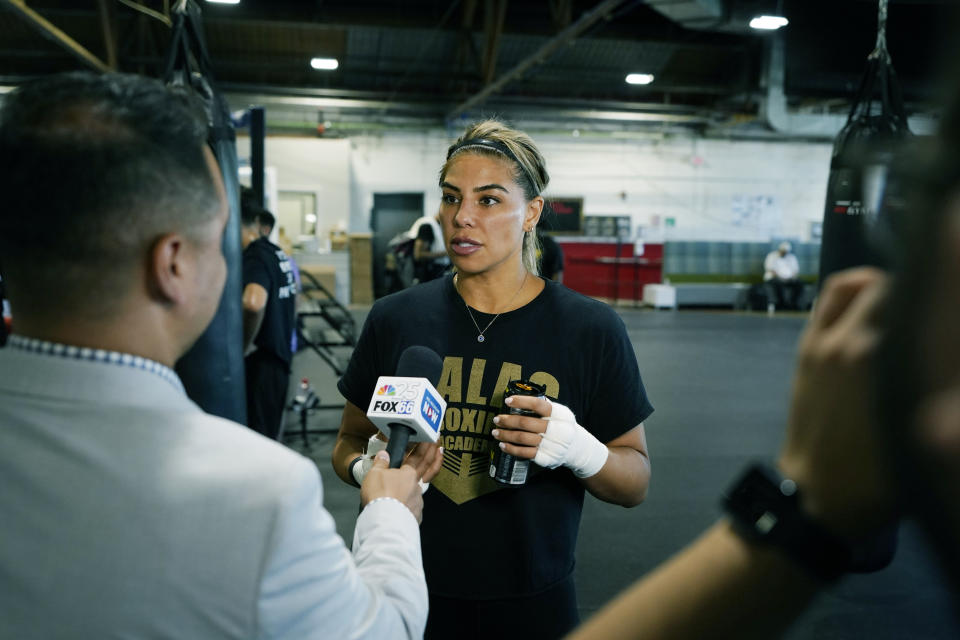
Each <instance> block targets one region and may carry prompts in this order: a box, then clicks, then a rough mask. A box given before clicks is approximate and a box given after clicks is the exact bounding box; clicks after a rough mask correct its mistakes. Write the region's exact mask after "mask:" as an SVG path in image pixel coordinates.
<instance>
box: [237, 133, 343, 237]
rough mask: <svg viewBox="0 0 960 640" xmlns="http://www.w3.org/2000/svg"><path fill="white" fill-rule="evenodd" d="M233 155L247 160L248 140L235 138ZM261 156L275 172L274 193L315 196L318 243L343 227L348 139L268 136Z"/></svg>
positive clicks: (244, 137) (248, 156)
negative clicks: (308, 193)
mask: <svg viewBox="0 0 960 640" xmlns="http://www.w3.org/2000/svg"><path fill="white" fill-rule="evenodd" d="M237 154H238V155H239V157H240V158H241V159H247V160H249V158H250V138H249V137H247V136H243V137H238V138H237ZM264 154H265V164H266V165H267V166H268V167H273V168H275V169H276V179H277V190H278V191H310V192H313V193H315V194H316V203H317V211H316V214H317V237H318V238H320V239H321V241H323V240H325V239H327V238H329V232H330V230H331V229H346V228H347V226H348V225H349V221H350V201H351V194H350V142H349V141H348V140H320V139H314V138H293V137H274V136H271V137H268V138H267V140H266V145H265V149H264ZM294 233H296V232H293V233H291V234H290V235H291V237H293V236H294ZM321 244H322V242H321Z"/></svg>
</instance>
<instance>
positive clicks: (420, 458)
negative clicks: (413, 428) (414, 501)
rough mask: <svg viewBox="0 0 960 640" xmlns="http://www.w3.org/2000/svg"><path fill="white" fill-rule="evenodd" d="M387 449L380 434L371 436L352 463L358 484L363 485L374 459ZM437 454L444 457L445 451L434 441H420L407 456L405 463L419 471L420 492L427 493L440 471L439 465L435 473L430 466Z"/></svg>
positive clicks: (353, 473) (351, 470) (351, 467)
mask: <svg viewBox="0 0 960 640" xmlns="http://www.w3.org/2000/svg"><path fill="white" fill-rule="evenodd" d="M386 450H387V441H386V440H383V439H382V438H381V437H380V434H379V433H377V434H374V435H372V436H370V440H369V441H368V442H367V450H366V452H365V453H364V454H363V455H362V456H360V457H358V458H357V459H356V460H354V461H353V464H351V465H350V474H351V475H352V476H353V479H354V481H355V482H356V483H357V486H362V485H363V481H364V479H365V478H366V477H367V474H368V473H370V470H371V469H372V468H373V463H374V460H375V459H376V456H377V454H378V453H380V452H381V451H386ZM434 455H437V456H439V457H440V458H441V459H442V458H443V451H442V450H440V448H439V447H437V445H436V444H434V443H432V442H418V443H417V444H416V445H415V446H414V447H413V449H412V450H411V451H410V453H409V454H408V455H407V457H406V462H405V464H410V465H412V466H413V467H414V468H416V469H417V471H418V472H419V476H418V477H419V478H420V481H419V483H420V493H425V492H426V490H427V489H429V488H430V480H432V479H433V476H435V475H436V472H437V471H439V470H440V469H439V467H438V468H437V469H436V471H434V472H433V473H430V472H429V470H428V469H429V466H430V465H432V461H433V456H434Z"/></svg>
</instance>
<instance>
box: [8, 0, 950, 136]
mask: <svg viewBox="0 0 960 640" xmlns="http://www.w3.org/2000/svg"><path fill="white" fill-rule="evenodd" d="M889 1H890V6H889V17H888V25H887V41H888V46H889V50H890V53H891V55H892V57H893V63H894V66H895V68H896V70H897V72H898V74H899V77H900V79H901V82H902V85H903V89H904V94H905V98H906V101H907V104H908V109H909V110H910V112H911V113H923V112H924V111H925V104H926V103H927V102H928V101H932V99H933V98H934V97H935V96H934V90H933V87H935V86H936V84H937V83H936V77H937V73H938V63H939V62H940V61H942V60H943V59H944V51H943V50H942V48H943V47H944V43H945V42H946V40H947V39H946V37H944V36H945V35H946V34H945V32H946V31H947V25H949V24H950V19H951V17H952V13H953V12H954V9H955V5H956V3H955V2H954V0H889ZM198 2H199V4H200V6H201V7H202V11H203V15H204V21H205V25H206V35H207V40H208V45H209V50H210V56H211V59H212V60H213V65H214V68H215V70H216V80H217V82H218V84H219V86H220V88H221V89H222V90H223V91H224V92H225V93H226V94H227V95H228V98H229V99H230V101H231V104H232V105H237V106H245V105H246V104H254V103H256V104H264V105H266V106H267V113H268V126H270V127H271V128H273V129H274V130H280V129H284V128H291V129H298V128H305V129H310V130H319V131H322V132H323V133H324V134H325V135H338V132H339V134H342V133H345V132H348V131H349V130H351V129H357V128H369V127H375V126H380V127H390V126H398V127H410V126H421V127H424V126H427V127H429V126H433V127H436V126H443V125H444V123H447V124H449V123H451V122H458V121H460V120H462V119H465V118H470V117H474V116H476V115H478V114H480V113H487V114H489V113H497V114H500V115H504V116H506V117H508V118H513V119H514V120H521V121H523V120H526V121H531V120H535V121H537V122H540V123H541V125H542V127H541V128H544V127H546V128H549V127H554V128H557V129H558V130H561V129H564V128H567V129H569V128H582V129H585V130H590V129H603V128H611V127H617V128H627V129H629V128H641V129H642V128H651V127H656V128H659V129H660V130H665V129H667V128H687V129H693V130H698V131H699V132H700V133H710V134H713V135H724V134H726V135H731V136H736V135H749V136H751V137H762V136H763V135H765V134H771V135H775V132H771V131H770V126H768V123H767V122H766V121H765V118H764V105H765V100H767V97H768V95H769V91H770V87H771V85H773V86H775V87H777V88H778V89H779V88H782V90H783V93H784V94H785V96H786V107H787V108H788V109H790V110H792V111H793V112H796V113H804V114H823V116H824V117H833V118H837V117H840V116H841V115H842V114H843V113H845V110H846V109H847V108H848V106H849V100H850V99H851V98H852V96H853V95H854V94H855V93H856V89H857V86H858V83H859V80H860V74H861V73H862V71H863V69H864V66H865V62H866V57H867V55H868V54H869V53H870V52H871V51H872V50H873V48H874V45H875V42H876V31H877V0H780V1H779V2H778V1H777V0H647V1H644V2H640V1H636V0H620V1H618V0H536V1H534V0H526V1H523V0H449V1H447V0H444V1H440V0H313V1H310V0H303V1H299V2H297V1H293V0H241V1H240V3H239V4H237V5H224V4H213V3H210V2H207V1H206V0H198ZM172 4H175V2H173V1H172V0H0V85H12V84H16V83H17V82H19V81H21V80H23V79H24V78H27V77H31V76H35V75H39V74H46V73H51V72H56V71H62V70H69V69H85V68H86V69H91V68H110V69H117V70H121V71H128V72H138V73H145V74H148V75H153V76H158V75H159V74H160V72H161V69H162V66H163V61H164V56H165V51H166V47H167V44H168V42H169V34H170V27H169V20H168V19H167V16H168V15H169V11H170V7H171V5H172ZM777 13H780V14H782V15H785V16H786V17H787V18H788V19H789V21H790V23H789V25H788V26H787V27H785V28H783V29H782V30H781V31H779V32H761V31H756V30H754V29H751V28H750V27H749V26H748V23H749V21H750V19H751V18H752V17H755V16H757V15H762V14H777ZM51 27H54V28H55V29H56V30H59V33H57V32H55V31H52V30H51ZM778 38H780V39H782V46H783V48H782V52H783V56H782V58H781V60H782V61H783V62H782V64H780V65H779V69H780V71H781V72H780V73H779V74H777V73H773V74H771V64H770V61H771V55H770V51H771V49H773V47H774V43H775V41H776V39H778ZM315 57H324V58H335V59H336V60H337V65H338V66H337V68H336V69H335V70H332V71H324V70H315V69H313V68H312V67H311V65H310V61H311V59H312V58H315ZM772 59H773V60H774V64H773V71H776V70H777V68H778V67H777V62H776V60H777V58H776V57H773V58H772ZM630 73H643V74H652V75H653V76H654V80H653V82H652V83H650V84H648V85H631V84H627V83H626V82H625V77H626V76H627V74H630ZM318 126H319V127H320V128H319V129H317V127H318ZM724 132H725V133H724ZM781 133H782V132H781Z"/></svg>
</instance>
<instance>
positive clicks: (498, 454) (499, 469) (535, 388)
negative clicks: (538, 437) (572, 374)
mask: <svg viewBox="0 0 960 640" xmlns="http://www.w3.org/2000/svg"><path fill="white" fill-rule="evenodd" d="M546 391H547V388H546V387H545V386H543V385H539V384H536V383H533V382H529V381H527V380H511V381H510V382H509V383H507V390H506V391H504V392H503V399H504V400H506V399H507V398H509V397H510V396H533V397H535V398H543V397H544V396H545V395H546ZM507 413H509V414H511V415H515V416H530V417H533V418H539V417H540V414H539V413H536V412H534V411H529V410H527V409H515V408H514V407H507ZM490 457H491V460H490V477H491V478H493V479H494V480H496V481H497V483H499V484H502V485H506V486H509V487H519V486H522V485H523V484H525V483H526V481H527V472H528V471H529V470H530V460H527V459H525V458H518V457H516V456H512V455H510V454H509V453H504V451H503V449H501V448H500V447H494V449H493V451H492V453H491V454H490Z"/></svg>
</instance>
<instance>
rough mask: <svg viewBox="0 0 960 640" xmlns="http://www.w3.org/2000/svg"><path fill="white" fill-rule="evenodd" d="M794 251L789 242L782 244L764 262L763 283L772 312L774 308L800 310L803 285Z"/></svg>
mask: <svg viewBox="0 0 960 640" xmlns="http://www.w3.org/2000/svg"><path fill="white" fill-rule="evenodd" d="M792 249H793V247H791V246H790V243H789V242H781V243H780V246H778V247H777V250H776V251H771V252H770V253H768V254H767V257H766V259H765V260H764V261H763V282H764V285H765V287H766V290H767V304H768V308H769V309H770V310H771V311H772V310H773V308H778V309H799V308H800V307H799V304H800V294H801V293H802V292H803V283H802V282H801V281H800V280H798V279H797V275H799V273H800V265H799V264H798V263H797V256H795V255H793V254H792V253H790V251H791V250H792ZM770 305H772V306H770Z"/></svg>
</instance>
